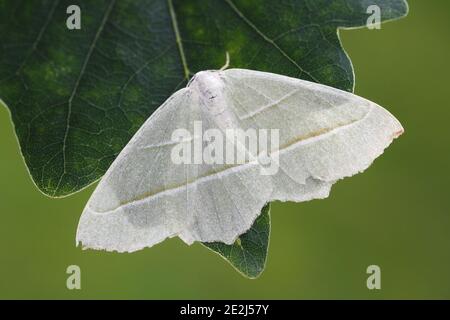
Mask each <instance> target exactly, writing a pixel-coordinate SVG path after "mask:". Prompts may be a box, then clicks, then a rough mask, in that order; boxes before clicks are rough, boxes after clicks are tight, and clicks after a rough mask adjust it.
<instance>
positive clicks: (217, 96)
mask: <svg viewBox="0 0 450 320" xmlns="http://www.w3.org/2000/svg"><path fill="white" fill-rule="evenodd" d="M189 87H190V88H192V89H193V90H196V91H197V92H198V94H199V97H200V98H201V99H202V100H203V102H204V103H205V104H206V105H208V106H213V105H220V104H221V103H220V101H221V100H223V91H224V83H223V80H222V79H221V78H220V75H219V72H217V71H201V72H199V73H197V74H196V75H195V77H194V79H192V82H191V84H190V85H189ZM218 102H219V103H218Z"/></svg>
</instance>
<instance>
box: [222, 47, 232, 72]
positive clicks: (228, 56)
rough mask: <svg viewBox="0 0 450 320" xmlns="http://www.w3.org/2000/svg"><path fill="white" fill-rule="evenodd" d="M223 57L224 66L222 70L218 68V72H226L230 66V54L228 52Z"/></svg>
mask: <svg viewBox="0 0 450 320" xmlns="http://www.w3.org/2000/svg"><path fill="white" fill-rule="evenodd" d="M225 56H226V61H225V65H224V66H223V67H222V68H220V71H223V70H226V69H228V67H229V66H230V54H229V53H228V51H227V52H226V54H225Z"/></svg>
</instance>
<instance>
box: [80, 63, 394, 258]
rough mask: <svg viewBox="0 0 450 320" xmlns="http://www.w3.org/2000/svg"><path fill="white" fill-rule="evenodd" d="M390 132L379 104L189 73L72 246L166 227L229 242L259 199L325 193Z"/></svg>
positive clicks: (144, 243)
mask: <svg viewBox="0 0 450 320" xmlns="http://www.w3.org/2000/svg"><path fill="white" fill-rule="evenodd" d="M199 126H201V130H199ZM402 133H403V128H402V126H401V124H400V123H399V121H398V120H397V119H396V118H395V117H394V116H393V115H391V114H390V113H389V112H388V111H386V110H385V109H384V108H382V107H380V106H379V105H377V104H375V103H373V102H370V101H368V100H366V99H364V98H361V97H358V96H356V95H354V94H351V93H349V92H345V91H341V90H338V89H335V88H332V87H328V86H325V85H321V84H317V83H312V82H308V81H304V80H299V79H295V78H290V77H286V76H282V75H277V74H272V73H265V72H259V71H252V70H244V69H228V70H219V71H202V72H199V73H197V74H196V75H195V76H194V77H193V78H192V79H191V81H190V82H189V84H188V85H187V87H186V88H183V89H181V90H179V91H177V92H175V93H174V94H173V95H172V96H171V97H170V98H169V99H167V101H166V102H165V103H164V104H163V105H161V106H160V107H159V108H158V109H157V111H156V112H155V113H153V114H152V115H151V116H150V118H149V119H148V120H147V121H146V122H145V123H144V125H143V126H142V127H141V128H140V129H139V130H138V132H137V133H136V134H135V136H134V137H133V138H132V139H131V141H130V142H129V143H128V144H127V145H126V147H125V148H124V149H123V150H122V152H121V153H120V154H119V156H118V157H117V158H116V160H115V161H114V162H113V164H112V165H111V167H110V168H109V170H108V171H107V173H106V174H105V176H104V177H103V178H102V180H101V181H100V183H99V185H98V186H97V188H96V190H95V191H94V193H93V195H92V196H91V198H90V200H89V201H88V203H87V205H86V207H85V209H84V211H83V214H82V216H81V218H80V222H79V225H78V230H77V237H76V241H77V244H79V243H81V244H82V246H83V247H84V248H93V249H104V250H108V251H118V252H132V251H136V250H140V249H142V248H144V247H151V246H153V245H155V244H157V243H159V242H161V241H163V240H164V239H166V238H170V237H175V236H178V237H180V238H181V239H182V240H183V241H184V242H186V243H187V244H192V243H193V242H194V241H201V242H215V241H219V242H223V243H226V244H231V243H233V242H234V241H235V240H236V239H237V237H239V236H240V235H241V234H243V233H245V232H246V231H247V230H248V229H249V228H250V227H251V226H252V224H253V222H254V221H255V219H256V218H257V217H258V215H259V214H260V212H261V209H262V208H263V206H264V205H265V204H266V203H267V202H270V201H275V200H279V201H295V202H302V201H308V200H312V199H322V198H326V197H327V196H328V195H329V193H330V188H331V186H332V185H333V184H334V183H335V182H336V181H338V180H340V179H343V178H345V177H350V176H352V175H354V174H356V173H359V172H362V171H364V170H365V169H366V168H368V167H369V166H370V165H371V163H372V162H373V161H374V159H375V158H377V157H378V156H380V155H381V154H382V153H383V151H384V149H385V148H386V147H387V146H389V145H390V144H391V142H392V141H393V140H394V139H395V138H397V137H398V136H400V135H401V134H402ZM255 137H256V138H255ZM221 146H223V148H221ZM231 150H233V152H231Z"/></svg>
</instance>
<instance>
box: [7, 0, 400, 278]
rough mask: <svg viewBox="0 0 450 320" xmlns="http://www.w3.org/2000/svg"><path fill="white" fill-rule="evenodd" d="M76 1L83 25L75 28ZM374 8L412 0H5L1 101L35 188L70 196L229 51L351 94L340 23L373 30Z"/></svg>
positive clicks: (258, 65) (241, 60)
mask: <svg viewBox="0 0 450 320" xmlns="http://www.w3.org/2000/svg"><path fill="white" fill-rule="evenodd" d="M73 4H77V5H79V6H80V8H81V30H68V29H67V27H66V19H67V17H68V14H67V13H66V9H67V7H68V6H69V5H73ZM369 5H378V6H379V7H380V8H381V15H382V17H381V18H382V21H386V20H389V19H395V18H399V17H402V16H404V15H406V13H407V4H406V2H405V1H404V0H314V1H307V0H289V1H288V0H264V1H263V0H154V1H146V0H120V1H118V0H116V1H114V0H96V1H89V0H78V1H68V0H60V1H57V0H34V1H11V0H0V30H1V31H2V35H1V37H2V39H1V40H2V41H1V43H0V98H1V99H2V100H3V102H4V104H6V105H7V106H8V108H9V110H10V111H11V118H12V121H13V123H14V125H15V131H16V134H17V137H18V140H19V144H20V148H21V151H22V154H23V157H24V159H25V162H26V165H27V167H28V169H29V172H30V174H31V177H32V179H33V181H34V182H35V184H36V185H37V186H38V188H39V189H40V190H41V191H42V192H44V193H45V194H47V195H49V196H54V197H60V196H66V195H70V194H72V193H74V192H77V191H79V190H81V189H82V188H84V187H86V186H88V185H89V184H91V183H93V182H95V181H96V180H97V179H99V178H100V177H101V176H102V175H103V174H104V173H105V171H106V170H107V169H108V167H109V166H110V164H111V162H112V161H113V160H114V159H115V157H116V156H117V154H118V153H119V152H120V151H121V150H122V148H123V147H124V146H125V144H126V143H127V142H128V141H129V139H130V138H131V137H132V136H133V134H134V133H135V132H136V131H137V129H138V128H139V127H140V126H141V125H142V123H143V122H144V121H145V120H146V119H147V118H148V117H149V116H150V115H151V114H152V113H153V112H154V111H155V110H156V109H157V108H158V107H159V106H160V105H161V104H162V102H164V101H165V100H166V99H167V98H168V97H169V96H170V95H171V94H172V93H173V92H174V91H176V90H177V89H178V88H181V87H182V86H184V85H185V84H186V82H187V80H188V78H189V77H190V76H191V75H192V74H193V73H195V72H197V71H200V70H205V69H218V68H220V67H222V66H223V65H224V64H225V54H226V52H228V53H229V54H230V57H231V65H230V67H240V68H248V69H255V70H261V71H269V72H273V73H279V74H284V75H287V76H291V77H298V78H303V79H306V80H312V81H317V82H320V83H324V84H327V85H331V86H334V87H337V88H341V89H344V90H348V91H351V90H352V89H353V85H354V78H353V69H352V66H351V62H350V60H349V58H348V57H347V55H346V53H345V51H344V50H343V49H342V46H341V43H340V41H339V37H338V34H337V32H336V30H337V29H338V28H339V27H359V26H364V25H365V24H366V20H367V18H368V16H369V14H367V13H366V10H367V8H368V6H369ZM2 104H3V103H2ZM266 222H267V228H270V222H269V219H267V221H266ZM255 227H256V226H254V227H253V228H255ZM253 228H252V229H251V230H250V231H249V232H253ZM267 234H268V233H267ZM242 237H244V236H242ZM246 249H248V250H252V251H249V253H248V254H250V252H251V254H252V255H255V256H256V255H260V253H258V252H257V250H259V249H258V248H257V247H248V248H246ZM222 251H223V252H226V251H225V250H222ZM248 254H247V255H248ZM264 255H265V253H264ZM261 261H262V260H261ZM235 265H238V266H240V265H242V263H238V262H236V263H235ZM263 267H264V266H263V265H262V267H261V270H262V268H263Z"/></svg>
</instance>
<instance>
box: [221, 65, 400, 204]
mask: <svg viewBox="0 0 450 320" xmlns="http://www.w3.org/2000/svg"><path fill="white" fill-rule="evenodd" d="M222 79H223V81H224V82H225V88H226V92H227V96H228V97H229V100H231V101H232V102H233V103H231V104H230V106H232V108H233V112H234V113H235V114H236V117H237V118H238V119H239V126H240V127H241V128H243V129H246V128H258V129H278V130H279V148H278V149H279V152H278V156H279V159H278V161H279V171H278V173H277V174H276V175H272V176H271V177H272V185H273V193H272V195H271V199H272V200H281V201H297V202H298V201H304V200H308V198H322V197H326V196H328V191H329V188H330V187H331V185H332V184H333V183H334V182H336V181H337V180H339V179H342V178H345V177H349V176H352V175H354V174H356V173H359V172H362V171H364V170H365V169H366V168H367V167H369V166H370V164H371V163H372V162H373V161H374V159H375V158H377V157H378V156H380V155H381V154H382V153H383V151H384V149H385V148H386V147H387V146H389V144H390V143H391V142H392V141H393V139H395V138H396V137H398V136H399V135H401V134H402V133H403V128H402V126H401V124H400V122H399V121H398V120H397V119H396V118H395V117H394V116H393V115H392V114H390V113H389V112H388V111H387V110H385V109H384V108H382V107H381V106H379V105H377V104H375V103H373V102H371V101H368V100H366V99H364V98H361V97H359V96H356V95H354V94H352V93H349V92H345V91H342V90H338V89H335V88H332V87H329V86H325V85H321V84H317V83H312V82H308V81H303V80H300V79H295V78H290V77H286V76H281V75H277V74H272V73H265V72H259V71H252V70H245V69H230V70H226V71H224V72H223V74H222ZM311 182H314V183H311ZM308 183H309V184H310V185H311V186H312V188H308V187H307V188H306V190H303V189H302V188H301V186H308ZM317 183H319V185H320V186H321V187H320V188H317ZM299 186H300V188H299Z"/></svg>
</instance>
